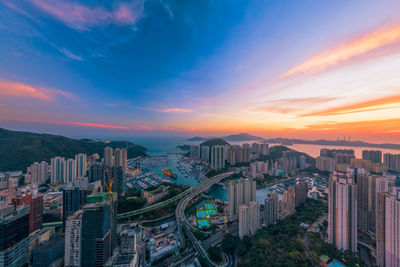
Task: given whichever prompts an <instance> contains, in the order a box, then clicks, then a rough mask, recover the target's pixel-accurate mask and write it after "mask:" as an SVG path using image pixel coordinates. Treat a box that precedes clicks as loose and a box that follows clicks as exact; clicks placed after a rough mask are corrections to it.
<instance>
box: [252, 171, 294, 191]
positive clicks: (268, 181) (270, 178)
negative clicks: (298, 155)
mask: <svg viewBox="0 0 400 267" xmlns="http://www.w3.org/2000/svg"><path fill="white" fill-rule="evenodd" d="M284 179H287V177H283V176H271V175H268V174H264V179H262V180H261V179H256V183H257V188H264V187H265V186H267V185H269V184H272V183H276V182H279V181H281V180H284Z"/></svg>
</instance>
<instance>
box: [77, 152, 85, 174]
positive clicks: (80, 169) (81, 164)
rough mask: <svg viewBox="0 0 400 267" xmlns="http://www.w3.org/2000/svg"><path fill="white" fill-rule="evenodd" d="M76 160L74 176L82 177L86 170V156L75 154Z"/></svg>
mask: <svg viewBox="0 0 400 267" xmlns="http://www.w3.org/2000/svg"><path fill="white" fill-rule="evenodd" d="M75 162H76V177H78V178H83V177H85V176H86V172H87V156H86V154H83V153H80V154H78V155H75Z"/></svg>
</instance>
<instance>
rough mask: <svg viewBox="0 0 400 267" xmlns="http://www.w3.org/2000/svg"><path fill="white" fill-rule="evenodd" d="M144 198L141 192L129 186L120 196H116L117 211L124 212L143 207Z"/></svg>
mask: <svg viewBox="0 0 400 267" xmlns="http://www.w3.org/2000/svg"><path fill="white" fill-rule="evenodd" d="M145 204H146V199H144V198H142V192H141V191H140V190H139V189H136V188H129V189H128V190H127V191H125V193H124V194H123V195H122V196H119V197H118V213H125V212H128V211H132V210H138V209H140V208H143V206H144V205H145Z"/></svg>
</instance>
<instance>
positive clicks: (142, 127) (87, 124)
mask: <svg viewBox="0 0 400 267" xmlns="http://www.w3.org/2000/svg"><path fill="white" fill-rule="evenodd" d="M0 120H9V121H21V122H36V123H45V124H57V125H72V126H84V127H94V128H103V129H115V130H151V129H152V128H151V127H150V126H146V125H140V124H135V125H133V126H122V125H111V124H102V123H92V122H74V121H54V120H37V119H25V118H7V117H0Z"/></svg>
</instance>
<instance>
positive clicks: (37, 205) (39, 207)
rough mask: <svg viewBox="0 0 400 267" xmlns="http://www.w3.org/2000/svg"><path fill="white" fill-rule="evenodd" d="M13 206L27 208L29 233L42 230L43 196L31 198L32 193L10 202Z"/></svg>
mask: <svg viewBox="0 0 400 267" xmlns="http://www.w3.org/2000/svg"><path fill="white" fill-rule="evenodd" d="M12 202H13V204H14V205H15V206H22V205H25V206H29V233H32V232H34V231H36V230H37V229H40V228H42V222H43V196H41V195H40V196H36V197H33V196H32V193H29V194H25V195H23V196H21V197H17V198H14V199H13V200H12Z"/></svg>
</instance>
